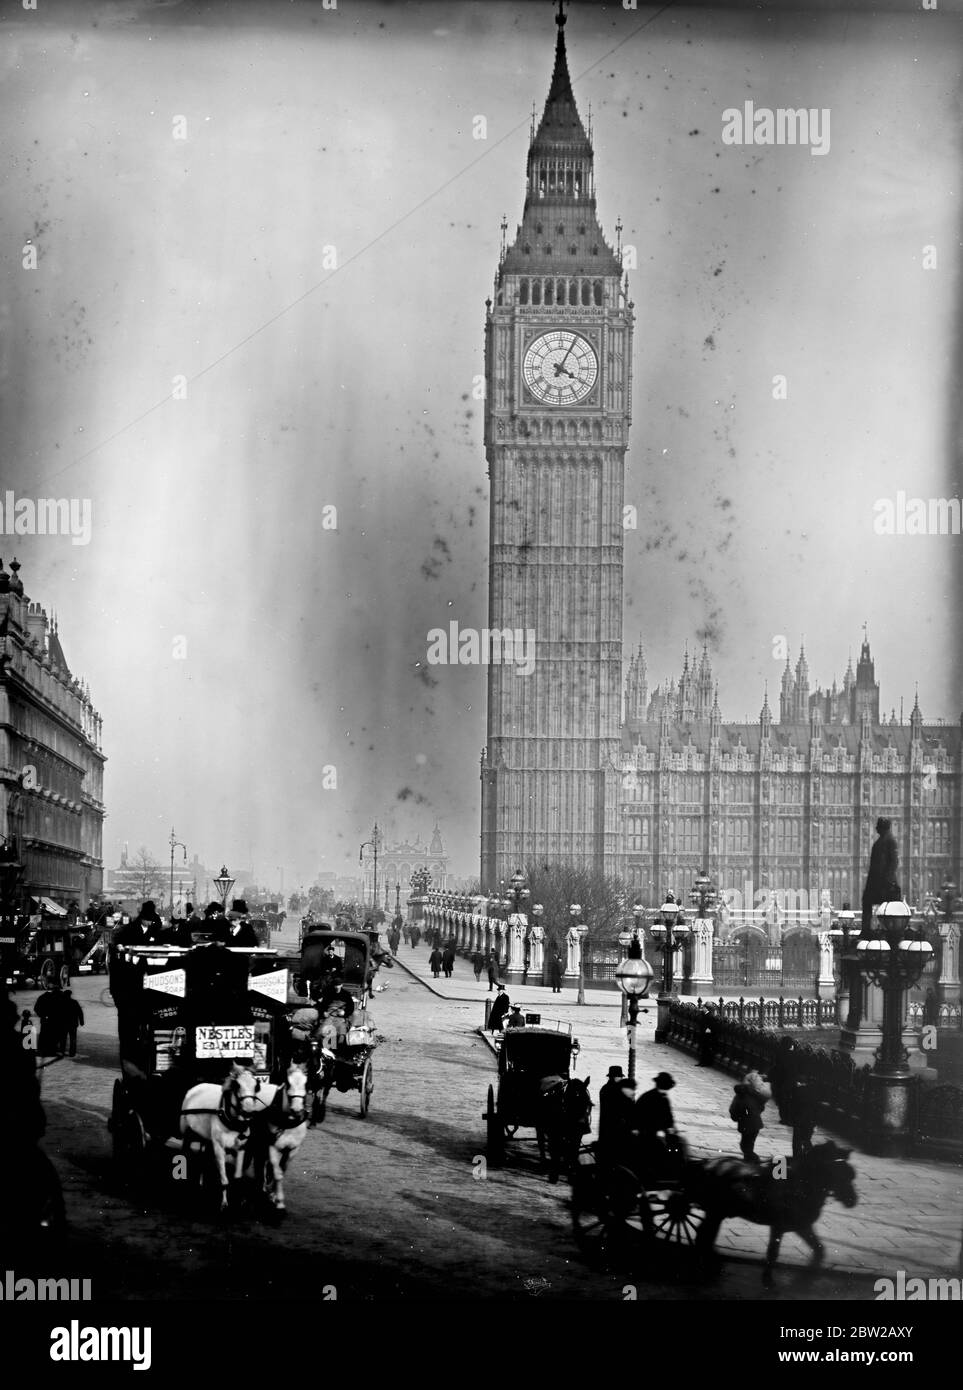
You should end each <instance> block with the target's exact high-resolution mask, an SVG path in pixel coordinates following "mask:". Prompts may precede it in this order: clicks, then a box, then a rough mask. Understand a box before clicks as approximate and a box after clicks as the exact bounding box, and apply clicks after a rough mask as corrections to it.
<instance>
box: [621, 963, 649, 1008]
mask: <svg viewBox="0 0 963 1390" xmlns="http://www.w3.org/2000/svg"><path fill="white" fill-rule="evenodd" d="M615 978H616V980H617V981H618V986H619V989H620V990H621V991H622V993H623V994H626V995H628V996H629V998H632V996H633V995H634V996H636V997H637V998H639V999H644V998H645V996H646V995H647V994H648V992H649V985H650V984H651V983H652V967H651V965H650V964H649V962H648V961H647V960H646V959H645V956H642V957H641V958H633V957H632V956H627V957H626V959H625V960H623V961H621V962H620V963H619V965H617V966H616V969H615Z"/></svg>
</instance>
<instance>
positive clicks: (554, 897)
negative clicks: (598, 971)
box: [525, 862, 633, 946]
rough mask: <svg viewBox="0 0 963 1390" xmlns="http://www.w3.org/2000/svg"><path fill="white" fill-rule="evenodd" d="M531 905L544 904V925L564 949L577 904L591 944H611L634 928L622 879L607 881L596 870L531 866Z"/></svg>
mask: <svg viewBox="0 0 963 1390" xmlns="http://www.w3.org/2000/svg"><path fill="white" fill-rule="evenodd" d="M525 877H526V879H527V880H528V887H529V888H530V889H531V894H532V896H531V898H530V900H529V901H530V902H532V903H541V904H542V907H543V909H544V911H543V912H542V916H541V922H542V924H543V926H544V927H545V935H546V937H547V938H548V940H549V941H550V942H552V944H554V945H557V946H561V944H562V942H563V941H564V939H565V933H566V931H567V930H568V928H569V927H570V926H572V925H578V923H576V922H574V919H573V918H572V916H571V914H570V912H569V908H570V907H571V906H572V905H573V904H575V903H577V904H578V905H579V906H580V907H581V909H582V912H581V916H580V919H579V921H580V922H581V923H584V925H585V926H587V927H588V929H589V930H588V939H589V940H590V941H605V940H611V939H612V938H613V937H616V936H618V934H619V932H623V931H630V930H631V929H632V926H633V921H632V911H631V903H630V897H629V891H628V888H627V887H626V885H625V883H624V882H623V881H622V879H620V878H608V877H606V876H605V874H600V873H598V872H596V871H595V870H593V869H580V868H576V867H575V866H574V865H572V864H535V863H531V862H530V863H529V864H528V865H527V866H526V869H525Z"/></svg>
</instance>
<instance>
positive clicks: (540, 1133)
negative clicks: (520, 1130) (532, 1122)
mask: <svg viewBox="0 0 963 1390" xmlns="http://www.w3.org/2000/svg"><path fill="white" fill-rule="evenodd" d="M535 1138H536V1139H537V1140H538V1159H539V1162H540V1163H541V1165H542V1167H543V1168H544V1167H545V1131H544V1130H543V1129H542V1127H541V1125H536V1126H535Z"/></svg>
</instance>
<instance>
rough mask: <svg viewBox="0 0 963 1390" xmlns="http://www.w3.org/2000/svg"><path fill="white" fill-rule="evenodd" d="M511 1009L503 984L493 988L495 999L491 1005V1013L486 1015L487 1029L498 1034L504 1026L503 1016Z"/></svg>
mask: <svg viewBox="0 0 963 1390" xmlns="http://www.w3.org/2000/svg"><path fill="white" fill-rule="evenodd" d="M511 1007H512V1002H511V1000H510V999H509V997H508V994H507V992H506V990H505V986H504V985H503V984H497V985H496V986H495V998H494V1001H493V1003H492V1011H491V1013H490V1014H489V1015H488V1028H489V1031H490V1032H492V1033H498V1032H500V1031H501V1030H502V1029H503V1028H504V1026H505V1015H506V1014H507V1013H508V1011H509V1009H510V1008H511Z"/></svg>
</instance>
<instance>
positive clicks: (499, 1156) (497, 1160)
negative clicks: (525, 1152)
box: [485, 1086, 505, 1168]
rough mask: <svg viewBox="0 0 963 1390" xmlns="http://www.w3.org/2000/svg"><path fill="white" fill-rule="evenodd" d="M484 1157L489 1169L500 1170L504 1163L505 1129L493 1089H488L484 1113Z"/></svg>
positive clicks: (491, 1087) (492, 1087)
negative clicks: (486, 1107)
mask: <svg viewBox="0 0 963 1390" xmlns="http://www.w3.org/2000/svg"><path fill="white" fill-rule="evenodd" d="M485 1157H486V1158H487V1160H488V1165H489V1167H490V1168H500V1167H501V1165H502V1163H503V1162H504V1161H505V1129H504V1126H503V1124H502V1122H501V1119H500V1118H499V1115H498V1107H497V1105H496V1104H495V1088H494V1086H489V1088H488V1109H487V1110H486V1111H485Z"/></svg>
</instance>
